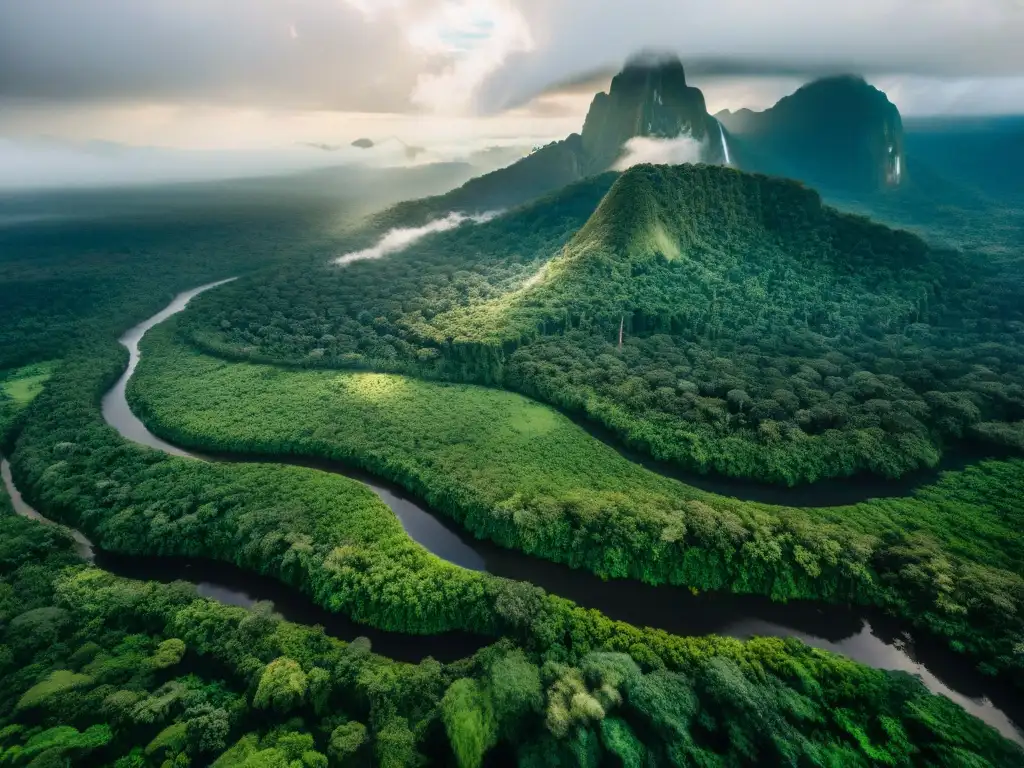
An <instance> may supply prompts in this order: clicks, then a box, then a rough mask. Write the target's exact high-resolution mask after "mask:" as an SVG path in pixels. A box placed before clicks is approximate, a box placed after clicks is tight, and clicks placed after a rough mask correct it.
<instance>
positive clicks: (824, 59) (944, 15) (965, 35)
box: [476, 0, 1024, 112]
mask: <svg viewBox="0 0 1024 768" xmlns="http://www.w3.org/2000/svg"><path fill="white" fill-rule="evenodd" d="M516 6H517V8H518V9H519V11H520V12H521V13H522V14H523V17H524V19H525V22H526V26H527V28H529V30H530V32H531V35H532V39H533V47H532V50H530V51H529V52H522V53H517V54H512V55H510V56H509V57H507V59H506V60H505V61H504V63H503V64H502V65H501V66H499V67H497V68H496V69H495V70H494V71H493V73H492V74H491V76H490V77H489V78H488V79H487V80H486V81H485V82H484V83H483V84H482V86H481V87H480V88H479V89H478V90H477V92H476V99H477V104H478V106H479V108H480V109H481V110H483V111H484V112H488V111H497V110H501V109H504V108H507V107H509V106H511V105H516V104H522V103H525V102H527V101H528V100H529V99H531V98H532V97H533V96H535V95H536V94H538V93H541V92H544V91H546V90H548V89H551V88H553V87H557V86H558V85H559V84H560V83H565V82H568V81H571V80H573V79H576V78H578V77H579V76H580V75H581V74H582V73H588V72H607V71H610V70H614V69H615V68H617V67H618V66H620V65H621V63H622V62H623V61H624V60H625V59H626V58H628V57H629V56H630V55H631V54H633V53H634V52H636V51H637V50H639V49H642V48H656V49H662V50H667V51H672V52H676V53H678V54H679V55H680V56H682V58H683V60H684V62H685V63H686V64H687V65H688V70H689V71H691V72H693V73H695V74H698V73H699V74H705V75H706V74H733V75H736V74H740V75H749V74H758V75H777V76H785V75H790V76H798V77H800V78H801V79H807V78H808V77H812V76H814V75H816V74H824V73H835V72H854V73H858V74H865V75H869V76H893V75H913V76H918V77H923V78H939V79H941V80H947V79H953V80H956V79H959V78H987V77H997V76H998V77H1003V76H1010V77H1012V76H1019V75H1024V45H1021V44H1020V41H1021V40H1024V3H1022V2H1019V0H860V1H859V2H855V3H836V2H823V1H822V0H779V1H778V2H764V1H763V0H719V2H714V3H709V2H698V1H697V0H628V1H626V0H623V1H621V2H603V3H601V4H600V5H599V6H598V5H595V4H594V3H593V2H592V0H559V2H551V0H516ZM1022 106H1024V105H1022Z"/></svg>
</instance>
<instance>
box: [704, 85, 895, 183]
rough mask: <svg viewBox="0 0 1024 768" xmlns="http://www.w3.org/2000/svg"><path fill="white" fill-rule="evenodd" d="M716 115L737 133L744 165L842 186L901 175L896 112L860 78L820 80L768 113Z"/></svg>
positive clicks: (763, 170) (814, 181) (744, 166)
mask: <svg viewBox="0 0 1024 768" xmlns="http://www.w3.org/2000/svg"><path fill="white" fill-rule="evenodd" d="M717 117H718V118H719V119H720V120H721V121H722V123H723V124H724V125H725V126H726V127H727V128H728V129H729V131H730V133H731V134H732V135H733V136H735V137H736V141H737V143H738V145H739V149H738V154H739V155H741V160H740V165H741V167H743V168H745V169H748V170H756V171H761V172H764V173H769V174H773V175H781V176H790V177H793V178H797V179H801V180H803V181H807V182H809V183H811V184H819V185H821V186H823V187H825V188H829V187H832V188H842V189H845V190H864V191H867V190H873V189H880V188H884V187H887V186H896V185H899V184H901V183H902V182H903V181H904V178H905V174H906V161H905V156H904V149H903V122H902V119H901V118H900V113H899V110H898V109H897V108H896V106H895V105H894V104H892V103H891V102H890V101H889V99H888V98H887V97H886V95H885V94H884V93H882V92H881V91H879V90H878V89H876V88H874V87H872V86H871V85H869V84H868V83H867V82H865V81H864V80H863V79H861V78H858V77H850V76H843V77H830V78H825V79H822V80H817V81H815V82H813V83H810V84H808V85H805V86H804V87H803V88H801V89H800V90H798V91H796V93H794V94H792V95H791V96H787V97H786V98H784V99H782V100H781V101H779V102H778V103H777V104H776V105H775V106H774V107H772V108H771V109H768V110H765V111H764V112H751V111H750V110H740V111H739V112H736V113H730V112H723V113H720V114H719V115H717Z"/></svg>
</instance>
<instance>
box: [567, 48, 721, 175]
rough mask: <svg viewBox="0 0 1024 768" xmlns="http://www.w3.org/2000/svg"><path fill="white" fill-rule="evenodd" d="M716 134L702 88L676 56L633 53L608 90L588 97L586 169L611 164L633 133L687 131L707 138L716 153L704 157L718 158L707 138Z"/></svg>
mask: <svg viewBox="0 0 1024 768" xmlns="http://www.w3.org/2000/svg"><path fill="white" fill-rule="evenodd" d="M717 134H718V126H717V125H716V123H715V120H714V118H712V117H711V116H710V115H708V113H707V107H706V105H705V103H704V94H703V93H701V92H700V90H699V89H697V88H691V87H690V86H688V85H687V84H686V73H685V71H684V70H683V65H682V63H681V62H680V61H679V59H676V58H659V59H652V58H650V57H647V58H642V59H635V60H633V61H630V62H629V63H628V64H627V65H626V67H625V68H624V69H623V70H622V71H621V72H620V73H619V74H617V75H616V76H615V77H614V79H613V80H612V84H611V88H609V90H608V93H599V94H597V95H596V96H595V97H594V100H593V102H591V105H590V111H589V112H588V113H587V119H586V122H585V123H584V124H583V134H582V136H583V150H584V152H585V154H586V167H587V171H588V172H591V173H596V172H600V171H604V170H606V169H608V168H609V167H611V166H612V165H613V164H614V163H615V161H616V159H617V158H618V157H619V154H620V153H621V151H622V147H623V146H624V145H625V144H626V142H627V141H629V140H630V139H632V138H634V137H637V136H650V137H656V138H665V139H669V138H676V137H678V136H680V135H685V136H691V137H692V138H694V139H695V140H697V141H700V142H705V141H707V142H708V144H709V147H711V149H710V150H709V154H711V155H714V156H713V157H711V156H709V157H708V158H707V159H708V160H712V161H719V160H720V159H721V158H719V157H718V154H719V153H720V152H721V149H720V142H719V141H712V140H709V136H711V137H712V138H717Z"/></svg>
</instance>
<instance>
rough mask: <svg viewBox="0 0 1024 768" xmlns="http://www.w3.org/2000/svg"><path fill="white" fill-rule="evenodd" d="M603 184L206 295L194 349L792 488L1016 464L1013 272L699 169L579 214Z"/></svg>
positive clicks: (639, 179) (630, 184)
mask: <svg viewBox="0 0 1024 768" xmlns="http://www.w3.org/2000/svg"><path fill="white" fill-rule="evenodd" d="M613 178H614V177H613V176H612V175H606V176H601V177H596V178H594V179H591V180H587V181H585V182H581V183H579V184H577V185H575V186H573V187H570V188H568V189H567V190H564V191H562V192H561V193H558V194H557V195H555V196H554V197H551V198H547V199H544V200H541V201H539V202H536V203H533V204H530V205H527V206H525V207H523V208H520V209H516V210H515V211H513V212H510V213H509V214H506V215H505V216H503V217H501V218H499V219H496V220H494V221H492V222H489V223H487V224H484V225H479V226H463V227H460V228H458V229H457V230H454V231H452V232H448V233H445V234H441V235H437V236H434V237H431V238H428V239H425V240H423V241H421V242H420V243H418V244H416V245H414V246H412V247H411V248H409V249H408V250H407V251H406V252H404V253H402V254H395V255H393V256H391V257H389V258H387V259H383V260H380V261H374V262H364V263H357V264H353V265H350V266H348V267H346V268H343V269H342V268H339V267H336V266H333V265H325V264H323V263H317V264H310V263H303V264H292V265H290V266H289V267H287V268H284V269H282V270H281V271H280V272H278V273H277V274H276V275H275V276H274V277H273V278H271V279H264V280H261V281H260V282H259V283H258V284H254V283H253V282H240V283H239V284H237V285H236V286H232V287H230V288H227V289H225V290H224V291H223V292H218V293H216V294H211V295H210V296H208V297H203V299H202V300H201V301H200V302H199V307H200V311H199V312H197V313H194V314H193V320H192V323H193V325H192V328H191V335H192V339H193V340H194V341H195V342H197V343H198V344H200V345H201V346H202V347H203V348H205V349H207V350H209V351H212V352H214V353H216V354H218V355H221V356H224V357H229V358H231V359H249V360H254V361H275V362H286V363H289V364H294V365H302V366H314V367H315V366H327V367H364V368H365V367H371V368H376V369H380V370H391V371H400V372H407V373H415V374H418V375H425V376H429V377H441V378H446V379H456V380H464V381H474V382H481V383H487V384H496V385H501V386H504V387H507V388H512V389H515V390H518V391H521V392H524V393H526V394H529V395H531V396H533V397H537V398H539V399H542V400H545V401H547V402H549V403H552V404H555V405H556V406H558V407H560V408H563V409H566V410H569V411H572V412H576V413H582V414H585V415H587V416H588V417H590V418H592V419H595V420H598V421H600V422H602V423H603V424H605V425H606V426H608V427H610V428H611V429H612V430H613V431H614V432H616V433H617V434H618V435H619V436H620V437H622V438H623V439H624V440H625V441H626V442H628V443H629V444H630V445H631V446H634V447H637V448H641V449H644V450H646V451H648V452H649V453H650V454H652V455H653V456H655V457H657V458H661V459H668V460H672V461H675V462H678V463H679V464H682V465H683V466H685V467H688V468H691V469H695V470H699V471H716V472H720V473H724V474H727V475H731V476H737V477H754V478H760V479H764V480H770V481H773V482H779V483H786V484H795V483H801V482H812V481H814V480H817V479H820V478H826V477H836V476H845V475H850V474H854V473H856V472H860V471H870V472H873V473H876V474H879V475H884V476H889V477H896V476H900V475H903V474H905V473H907V472H909V471H911V470H913V469H916V468H919V467H926V466H934V465H935V464H936V463H937V462H938V461H939V458H940V456H941V454H942V452H943V451H944V450H947V449H949V448H950V447H951V446H955V445H956V444H958V443H962V442H964V441H981V442H983V443H987V444H988V445H989V447H990V448H992V449H994V450H998V451H1002V450H1007V449H1009V450H1016V449H1018V448H1019V446H1020V443H1021V437H1020V434H1021V430H1022V429H1024V427H1022V426H1021V425H1022V423H1024V386H1022V384H1024V374H1022V371H1024V348H1022V346H1021V343H1020V329H1021V328H1022V327H1024V309H1022V306H1021V304H1020V301H1019V295H1020V292H1021V290H1022V275H1024V269H1021V268H1020V261H1019V260H1013V261H1010V260H1004V261H999V262H996V261H992V260H990V259H987V258H977V257H971V256H968V255H966V254H963V253H960V252H955V251H938V250H935V249H933V248H930V247H929V246H927V245H926V244H925V243H924V242H923V241H922V240H920V239H918V238H916V237H914V236H912V235H910V234H907V233H905V232H900V231H893V230H890V229H887V228H885V227H882V226H879V225H876V224H872V223H871V222H869V221H868V220H866V219H863V218H859V217H854V216H850V215H844V214H839V213H837V212H835V211H833V210H831V209H829V208H827V207H823V206H822V204H821V201H820V198H819V197H818V196H817V194H816V193H814V192H812V191H810V190H808V189H806V188H803V187H801V186H799V185H798V184H795V183H792V182H786V181H782V180H774V179H768V178H766V177H759V176H752V175H749V174H741V173H738V172H735V171H732V170H730V169H723V168H716V167H710V166H680V167H673V168H669V167H652V166H646V167H638V168H634V169H632V170H631V171H629V172H628V173H626V174H625V175H623V176H622V177H621V178H619V179H618V180H617V181H615V183H614V186H612V187H611V190H610V191H609V192H608V193H607V195H606V196H605V197H604V198H603V200H602V202H601V203H600V205H599V206H598V207H597V209H596V211H594V212H593V215H592V216H589V218H587V217H588V215H589V214H590V211H591V210H593V206H594V204H595V202H596V200H597V198H598V196H599V195H600V194H601V193H602V192H603V190H604V189H605V188H606V186H607V185H608V184H609V183H610V182H611V181H612V179H613ZM585 219H586V221H585V224H584V220H585ZM577 230H578V231H577ZM574 232H575V234H573V233H574ZM570 235H571V239H570ZM620 329H621V331H622V333H621V336H622V337H623V338H624V343H623V344H622V345H621V346H620V345H619V338H620Z"/></svg>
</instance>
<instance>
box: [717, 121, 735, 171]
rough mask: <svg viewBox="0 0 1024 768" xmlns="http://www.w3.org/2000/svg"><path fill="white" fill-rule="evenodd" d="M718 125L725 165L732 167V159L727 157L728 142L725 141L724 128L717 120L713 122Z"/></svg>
mask: <svg viewBox="0 0 1024 768" xmlns="http://www.w3.org/2000/svg"><path fill="white" fill-rule="evenodd" d="M715 122H716V123H718V135H719V136H721V137H722V154H723V155H725V164H726V165H732V158H731V157H729V142H727V141H726V140H725V128H723V127H722V123H721V121H719V120H716V121H715Z"/></svg>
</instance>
